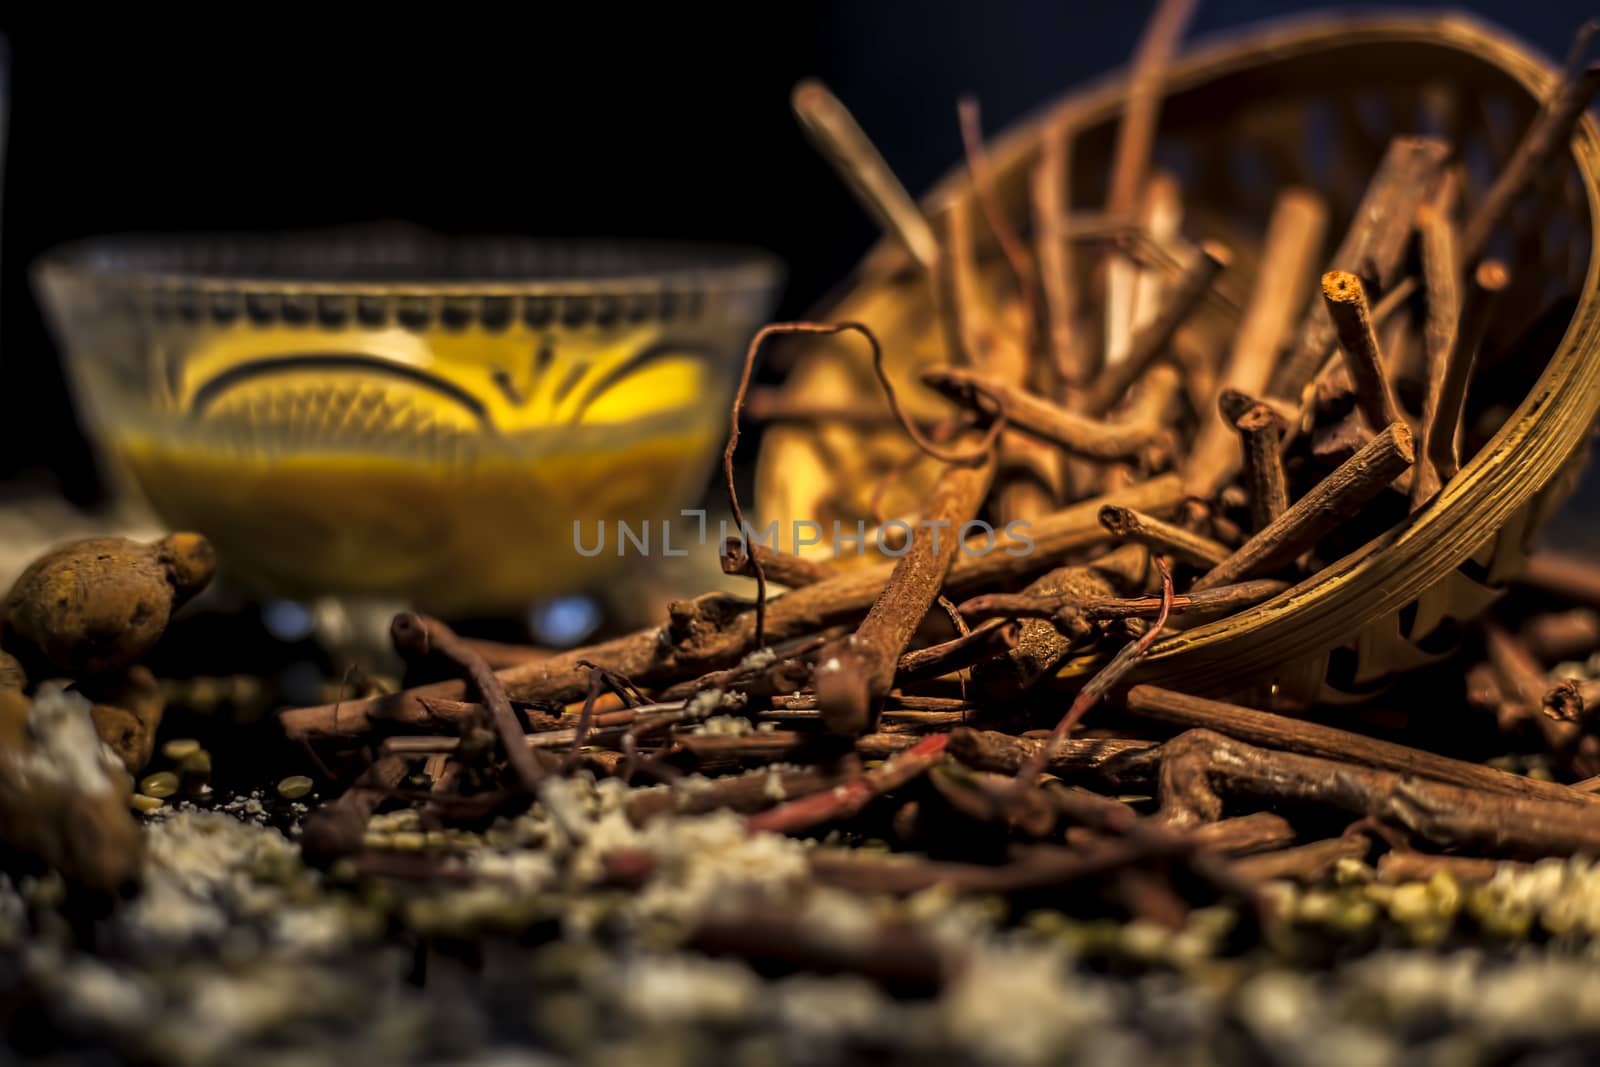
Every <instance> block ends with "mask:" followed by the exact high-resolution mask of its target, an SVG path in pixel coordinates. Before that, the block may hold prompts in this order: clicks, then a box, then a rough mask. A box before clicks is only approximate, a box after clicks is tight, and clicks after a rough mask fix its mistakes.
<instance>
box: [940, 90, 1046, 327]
mask: <svg viewBox="0 0 1600 1067" xmlns="http://www.w3.org/2000/svg"><path fill="white" fill-rule="evenodd" d="M956 114H957V116H958V119H959V121H960V125H961V146H962V150H963V151H964V152H965V154H966V158H967V170H968V172H969V173H970V174H971V177H972V189H973V192H974V193H975V194H976V197H977V201H978V206H979V207H980V208H981V209H982V210H983V216H984V219H985V220H986V221H987V222H988V223H989V230H990V232H992V233H993V234H994V238H995V241H996V242H997V243H998V244H999V245H1000V250H1001V252H1003V253H1004V254H1005V257H1006V262H1008V263H1010V264H1011V273H1013V274H1014V275H1016V278H1017V288H1018V290H1019V291H1020V292H1021V294H1022V321H1023V330H1024V335H1023V344H1024V347H1025V348H1026V349H1028V350H1029V351H1031V350H1032V347H1033V346H1032V343H1031V340H1030V338H1031V336H1032V333H1033V331H1034V329H1035V327H1036V325H1037V322H1038V315H1039V310H1038V304H1039V297H1038V287H1037V284H1036V273H1035V271H1034V268H1033V261H1032V259H1031V258H1030V257H1029V256H1028V250H1027V248H1026V247H1025V246H1024V245H1023V243H1022V239H1021V238H1020V237H1018V236H1017V231H1016V228H1015V227H1013V226H1012V225H1011V222H1010V220H1009V219H1007V218H1006V215H1005V212H1004V211H1003V210H1001V207H1000V201H999V200H998V199H997V198H996V196H995V188H994V170H993V168H992V167H990V165H989V153H988V150H987V149H985V148H984V144H983V123H982V120H981V119H980V117H979V112H978V101H977V100H976V98H974V97H970V96H964V97H962V98H961V99H960V100H959V101H958V102H957V104H956Z"/></svg>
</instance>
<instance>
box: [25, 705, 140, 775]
mask: <svg viewBox="0 0 1600 1067" xmlns="http://www.w3.org/2000/svg"><path fill="white" fill-rule="evenodd" d="M28 740H29V741H30V742H31V744H30V745H29V746H28V749H27V751H25V752H21V753H10V754H9V755H8V762H9V763H10V765H11V772H12V773H14V774H16V775H17V776H18V777H19V778H21V779H22V780H24V781H28V782H32V783H34V784H36V785H39V786H45V787H51V788H60V789H63V790H68V791H71V792H75V793H82V794H86V795H89V796H102V795H104V794H106V793H109V792H111V791H112V789H114V788H115V787H116V781H117V779H116V778H115V777H113V776H114V775H126V771H124V770H123V769H122V764H121V761H119V760H118V759H117V757H116V755H115V754H114V753H112V752H111V751H110V750H109V749H108V748H106V747H105V745H103V744H101V742H100V735H99V734H98V733H96V732H95V728H94V719H93V718H91V717H90V715H89V702H88V701H87V700H85V699H84V697H83V695H82V694H81V693H72V692H67V691H66V690H64V689H61V688H59V687H57V686H41V687H40V690H39V695H38V696H36V697H35V698H34V701H33V707H32V708H31V709H30V710H29V712H28Z"/></svg>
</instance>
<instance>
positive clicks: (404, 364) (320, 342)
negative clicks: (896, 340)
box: [35, 229, 780, 615]
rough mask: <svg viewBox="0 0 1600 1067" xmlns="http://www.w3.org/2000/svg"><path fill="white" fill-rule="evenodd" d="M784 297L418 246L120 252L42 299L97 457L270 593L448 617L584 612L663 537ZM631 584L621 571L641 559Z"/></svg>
mask: <svg viewBox="0 0 1600 1067" xmlns="http://www.w3.org/2000/svg"><path fill="white" fill-rule="evenodd" d="M779 276H780V271H779V268H778V266H777V264H776V262H775V261H774V260H773V259H772V258H770V257H769V256H767V255H765V254H763V253H760V252H756V251H751V250H745V249H733V248H707V247H695V246H681V247H679V246H666V245H611V244H554V243H546V242H536V241H527V240H516V239H499V238H495V239H461V240H456V239H445V238H440V237H435V236H432V235H427V234H423V233H418V232H415V231H411V230H400V231H396V230H391V229H384V230H380V231H376V232H373V231H360V232H355V233H351V232H339V233H335V234H318V235H308V236H283V237H229V236H199V237H193V238H189V237H184V238H111V239H102V240H95V241H89V242H85V243H83V244H79V245H74V246H69V247H67V248H63V249H60V250H57V251H55V252H53V253H51V254H49V255H48V256H46V257H45V258H44V259H43V260H42V261H41V262H40V263H39V264H38V265H37V266H36V269H35V281H36V284H37V286H38V288H39V290H40V292H41V293H42V296H43V300H44V302H45V304H46V305H47V308H48V311H49V315H50V318H51V320H52V324H53V326H54V328H55V330H56V331H57V334H58V336H59V338H60V340H61V342H62V344H63V346H64V348H65V351H66V362H67V365H68V368H69V373H70V376H71V379H72V381H73V385H74V390H75V392H76V395H77V398H78V402H79V404H80V407H81V408H82V409H83V411H84V412H85V414H86V415H87V420H88V423H89V426H90V427H91V429H92V432H93V433H94V435H95V437H96V438H97V440H98V441H99V443H100V444H101V446H102V447H103V449H104V450H105V451H106V452H107V453H108V454H109V455H110V456H111V457H113V458H114V460H115V462H116V465H117V466H118V467H119V468H120V469H122V470H124V471H126V473H127V474H128V475H129V476H130V477H131V479H132V480H133V481H134V482H135V483H136V484H137V486H138V487H139V488H140V489H141V490H142V491H143V493H144V495H145V496H146V497H147V498H148V499H149V501H150V503H151V505H152V506H153V507H154V508H155V510H156V511H157V513H158V514H159V515H160V516H161V518H162V519H163V520H164V521H166V522H167V523H170V524H171V525H172V526H174V527H182V528H186V529H194V530H198V531H200V532H202V533H204V534H205V535H206V536H208V537H210V538H211V539H212V540H213V541H214V542H215V543H216V546H217V549H218V551H219V553H220V554H221V557H222V559H223V561H224V563H225V564H226V566H227V567H228V568H229V570H230V573H232V574H234V575H235V576H237V577H239V578H241V579H243V580H244V582H245V583H246V584H247V585H250V586H253V587H255V588H256V589H257V590H258V591H260V592H263V593H270V594H273V595H278V596H287V597H296V598H309V597H313V596H321V595H327V594H334V595H357V596H360V595H371V596H381V597H385V598H403V599H406V600H409V601H410V602H412V603H415V604H417V605H419V606H422V607H424V608H426V609H429V610H433V611H438V612H441V613H446V614H457V615H460V614H475V613H486V612H496V611H505V610H516V609H520V608H522V607H525V606H526V605H527V604H528V603H529V602H530V601H532V600H534V599H536V598H539V597H544V596H550V595H555V594H559V593H563V592H570V591H574V590H579V589H585V588H593V587H594V586H595V585H596V584H597V583H600V582H602V581H604V580H605V579H607V578H608V577H609V576H611V575H612V574H614V573H615V572H616V570H617V569H618V568H619V567H620V566H621V565H623V564H624V563H626V562H628V560H626V559H624V558H621V557H619V555H618V554H616V553H615V552H613V551H610V549H612V548H614V547H616V546H617V542H618V540H619V539H618V538H616V537H615V535H613V536H612V538H611V540H610V542H609V543H608V546H607V548H608V551H605V552H601V553H599V554H597V555H585V554H582V553H580V552H578V551H577V550H576V548H575V544H576V542H575V531H574V524H575V523H581V524H582V529H583V531H584V533H583V540H584V543H585V544H586V545H592V544H593V543H594V538H595V532H596V530H597V524H598V523H600V522H602V521H604V522H606V523H607V524H608V525H611V524H614V523H616V522H617V521H619V520H620V521H624V522H628V523H630V524H631V525H634V526H637V524H639V523H641V522H649V523H650V524H651V526H652V527H654V528H657V529H659V528H660V521H661V520H663V519H673V518H676V517H677V516H678V512H679V509H680V508H682V507H684V506H686V505H688V504H691V503H693V502H694V501H695V500H696V499H697V498H698V495H699V494H700V493H701V492H702V491H703V489H704V487H705V484H706V479H707V477H708V474H709V471H710V465H711V461H712V458H713V456H714V454H715V452H716V450H717V448H718V446H719V445H720V444H721V443H722V441H723V440H724V438H725V436H726V433H727V428H728V427H727V422H728V413H727V409H728V403H729V400H730V396H731V391H732V387H733V384H734V380H735V374H736V367H737V365H738V360H739V359H740V357H741V355H742V348H743V345H744V343H745V342H746V341H747V339H748V338H749V336H750V335H751V333H752V332H753V331H754V330H755V328H756V327H757V326H758V325H759V324H760V323H761V322H762V321H763V320H764V318H765V316H766V315H767V313H768V311H769V309H770V306H771V303H772V301H773V298H774V296H775V292H776V288H777V285H778V282H779ZM634 561H635V562H636V561H637V555H636V554H635V557H634Z"/></svg>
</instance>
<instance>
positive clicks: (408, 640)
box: [389, 611, 545, 794]
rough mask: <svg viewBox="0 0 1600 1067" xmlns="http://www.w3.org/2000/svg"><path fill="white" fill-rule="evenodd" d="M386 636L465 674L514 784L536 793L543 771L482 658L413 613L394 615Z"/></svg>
mask: <svg viewBox="0 0 1600 1067" xmlns="http://www.w3.org/2000/svg"><path fill="white" fill-rule="evenodd" d="M389 635H390V637H391V639H392V640H393V641H394V645H395V648H396V649H399V650H402V651H404V652H406V653H408V654H410V655H417V656H426V655H428V654H429V653H430V652H438V653H439V654H440V655H442V656H445V657H446V658H447V659H450V660H451V661H453V662H454V663H455V664H456V665H457V666H459V667H460V668H461V669H462V670H464V671H466V673H467V676H468V678H470V679H471V681H472V685H473V688H475V689H476V690H477V691H478V696H479V697H480V698H481V699H482V700H483V703H484V706H485V707H487V708H488V709H489V716H490V720H491V722H492V723H493V725H494V729H495V732H496V733H497V734H498V735H499V737H500V745H501V747H502V748H504V749H505V753H506V760H507V761H508V762H509V763H510V764H511V769H512V770H513V771H515V772H516V775H517V781H518V782H519V783H520V784H521V786H522V788H523V790H524V791H525V792H527V793H529V794H532V793H534V792H537V791H538V788H539V783H540V782H542V781H543V780H544V776H545V774H544V768H542V767H540V766H539V762H538V760H536V759H534V757H533V753H531V752H529V751H528V747H527V745H526V743H525V742H524V740H523V738H524V734H523V731H522V724H521V723H519V722H518V721H517V713H516V712H515V711H514V710H513V709H512V707H511V698H510V697H509V696H507V695H506V688H505V685H504V683H502V682H501V681H500V678H499V676H498V675H497V674H495V672H494V671H492V670H490V669H489V665H488V664H487V663H485V662H484V660H483V657H482V656H480V655H478V654H477V652H476V651H474V650H473V649H472V648H471V647H470V646H468V645H464V644H462V643H461V641H460V639H459V638H457V637H456V635H455V631H454V630H451V629H450V628H449V627H448V626H446V625H445V624H444V623H442V622H440V621H439V620H438V619H430V618H428V617H427V616H424V615H418V614H417V613H416V612H413V611H402V612H401V613H400V614H398V615H396V616H395V617H394V621H393V622H391V623H390V624H389Z"/></svg>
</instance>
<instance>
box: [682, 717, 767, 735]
mask: <svg viewBox="0 0 1600 1067" xmlns="http://www.w3.org/2000/svg"><path fill="white" fill-rule="evenodd" d="M692 732H693V733H696V734H704V735H709V736H711V737H745V736H748V735H749V734H752V733H755V726H754V725H752V724H751V722H750V720H749V719H743V718H740V717H739V716H737V715H714V716H712V717H711V718H709V719H707V720H706V721H705V722H703V723H701V724H700V725H699V726H696V727H695V728H694V730H693V731H692Z"/></svg>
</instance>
